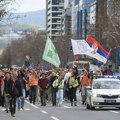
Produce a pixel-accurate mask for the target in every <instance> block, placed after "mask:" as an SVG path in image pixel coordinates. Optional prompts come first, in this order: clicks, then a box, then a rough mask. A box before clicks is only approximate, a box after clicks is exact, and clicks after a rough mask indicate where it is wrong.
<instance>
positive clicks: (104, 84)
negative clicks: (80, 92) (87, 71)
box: [93, 80, 120, 89]
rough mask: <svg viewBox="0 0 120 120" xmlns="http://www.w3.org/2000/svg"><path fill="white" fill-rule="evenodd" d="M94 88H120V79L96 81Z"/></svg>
mask: <svg viewBox="0 0 120 120" xmlns="http://www.w3.org/2000/svg"><path fill="white" fill-rule="evenodd" d="M93 89H120V81H112V80H111V81H94V82H93Z"/></svg>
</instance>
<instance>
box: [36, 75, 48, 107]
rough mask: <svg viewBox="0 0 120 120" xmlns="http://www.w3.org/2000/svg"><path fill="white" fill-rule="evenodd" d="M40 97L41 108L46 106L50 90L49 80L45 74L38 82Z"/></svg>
mask: <svg viewBox="0 0 120 120" xmlns="http://www.w3.org/2000/svg"><path fill="white" fill-rule="evenodd" d="M38 85H39V90H40V97H41V106H46V105H47V104H46V92H47V88H48V79H47V78H46V76H45V73H41V77H40V79H39V81H38Z"/></svg>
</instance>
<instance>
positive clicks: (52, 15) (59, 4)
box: [46, 0, 64, 39]
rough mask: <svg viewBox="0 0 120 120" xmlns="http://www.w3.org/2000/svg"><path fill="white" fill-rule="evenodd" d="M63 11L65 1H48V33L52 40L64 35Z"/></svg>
mask: <svg viewBox="0 0 120 120" xmlns="http://www.w3.org/2000/svg"><path fill="white" fill-rule="evenodd" d="M63 10H64V0H46V32H47V36H48V37H50V38H51V39H54V38H56V37H58V36H61V35H62V33H63V27H62V26H63V22H62V20H61V19H62V14H63Z"/></svg>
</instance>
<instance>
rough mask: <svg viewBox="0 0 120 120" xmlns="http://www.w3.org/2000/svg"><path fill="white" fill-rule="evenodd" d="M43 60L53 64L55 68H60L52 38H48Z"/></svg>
mask: <svg viewBox="0 0 120 120" xmlns="http://www.w3.org/2000/svg"><path fill="white" fill-rule="evenodd" d="M43 60H45V61H47V62H49V63H51V64H53V65H54V66H55V67H59V66H60V59H59V56H58V53H57V51H56V48H55V46H54V45H53V43H52V41H51V39H50V38H47V42H46V45H45V50H44V53H43Z"/></svg>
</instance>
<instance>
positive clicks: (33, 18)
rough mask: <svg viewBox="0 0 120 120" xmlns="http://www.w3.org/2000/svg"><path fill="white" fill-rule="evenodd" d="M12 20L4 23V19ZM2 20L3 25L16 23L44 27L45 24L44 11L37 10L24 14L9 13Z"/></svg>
mask: <svg viewBox="0 0 120 120" xmlns="http://www.w3.org/2000/svg"><path fill="white" fill-rule="evenodd" d="M9 17H11V18H14V19H12V20H8V21H5V20H6V18H9ZM6 18H4V19H5V20H4V21H5V23H6V22H7V23H10V22H11V23H16V24H31V25H45V22H46V11H45V10H38V11H33V12H26V13H11V14H8V15H7V16H6Z"/></svg>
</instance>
